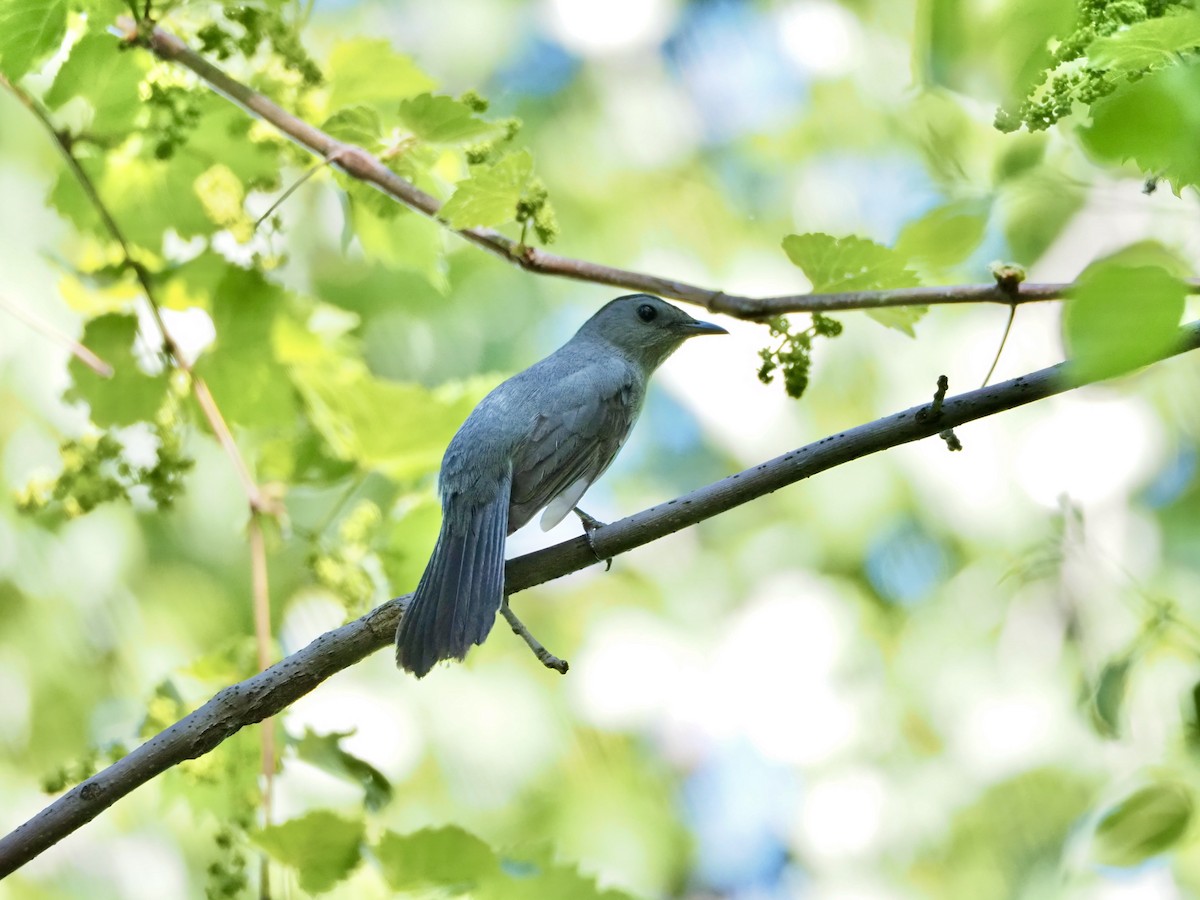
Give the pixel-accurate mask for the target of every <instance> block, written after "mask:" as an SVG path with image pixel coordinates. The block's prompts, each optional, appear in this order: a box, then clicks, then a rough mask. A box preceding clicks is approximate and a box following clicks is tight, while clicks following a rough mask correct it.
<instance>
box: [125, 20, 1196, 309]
mask: <svg viewBox="0 0 1200 900" xmlns="http://www.w3.org/2000/svg"><path fill="white" fill-rule="evenodd" d="M117 27H118V29H119V30H120V31H121V33H122V34H123V35H124V37H125V40H126V41H128V42H129V43H134V44H139V45H141V46H145V47H147V48H149V49H150V50H151V51H152V52H153V53H154V54H155V55H156V56H158V58H159V59H162V60H166V61H168V62H174V63H178V64H179V65H181V66H183V67H184V68H187V69H190V70H191V71H192V72H194V73H195V74H196V75H198V76H199V77H200V78H201V80H203V81H204V82H205V83H207V84H208V85H209V87H211V88H212V89H213V90H215V91H216V92H217V93H219V94H221V95H223V96H224V97H226V98H228V99H229V100H231V101H233V102H234V103H236V104H238V105H239V106H241V107H242V108H243V109H245V110H246V111H247V112H249V113H250V114H251V115H252V116H254V117H256V118H258V119H262V120H263V121H265V122H269V123H271V124H272V125H273V126H275V128H277V129H279V131H281V132H282V133H283V134H285V135H287V136H288V137H289V138H291V139H292V140H293V141H295V142H296V143H297V144H299V145H300V146H301V147H303V148H305V149H306V150H308V151H309V152H311V153H313V154H315V155H316V156H318V157H320V158H321V159H322V160H323V161H328V162H331V163H333V164H334V165H336V166H337V167H338V168H339V169H341V171H343V172H345V173H346V174H347V175H349V176H350V177H351V178H356V179H358V180H359V181H362V182H364V183H366V184H370V185H372V186H374V187H376V188H377V189H379V190H380V191H382V192H383V193H384V194H387V195H388V196H389V197H392V198H393V199H395V200H398V201H399V202H400V203H403V204H404V205H405V206H407V207H409V208H410V209H413V210H416V211H417V212H420V213H423V214H425V215H427V216H429V217H430V218H432V219H434V220H435V221H437V222H439V223H440V224H442V225H443V226H445V227H447V228H448V229H449V230H451V231H453V232H454V233H455V234H458V235H459V236H460V237H462V238H464V239H465V240H467V241H470V242H471V243H472V244H475V245H476V246H478V247H481V248H483V249H484V250H487V251H489V252H490V253H494V254H495V255H497V256H499V257H501V258H502V259H505V260H507V261H508V262H510V263H514V264H515V265H518V266H520V267H522V268H523V269H526V270H528V271H530V272H534V273H537V274H540V275H555V276H559V277H562V278H571V279H574V280H577V281H587V282H591V283H594V284H606V285H611V286H613V287H618V288H625V289H628V290H632V291H644V292H646V293H649V294H656V295H658V296H660V297H671V298H674V299H676V300H682V301H684V302H685V303H693V304H696V305H698V306H702V307H704V308H705V309H707V310H709V311H711V312H717V313H725V314H727V315H731V316H735V317H737V318H741V319H763V318H769V317H771V316H778V315H781V314H783V313H791V312H845V311H848V310H855V309H881V308H883V307H890V306H914V305H922V306H923V305H927V304H943V303H1004V304H1007V305H1012V304H1017V303H1030V302H1035V301H1042V300H1055V299H1059V298H1061V297H1062V296H1063V295H1064V292H1065V291H1066V290H1067V289H1068V288H1069V287H1070V285H1069V284H1021V285H1019V286H1013V287H1011V288H1002V287H1000V286H999V285H996V284H981V285H967V286H958V287H920V288H904V289H897V290H881V291H852V292H846V293H837V294H787V295H782V296H778V297H747V296H742V295H740V294H727V293H725V292H724V291H715V290H712V289H710V288H704V287H699V286H698V285H694V284H689V283H687V282H684V281H675V280H673V279H670V278H661V277H659V276H657V275H649V274H646V273H643V272H633V271H630V270H628V269H618V268H615V267H613V266H606V265H601V264H600V263H594V262H589V261H587V260H582V259H572V258H570V257H566V256H559V255H557V254H554V253H548V252H547V251H545V250H539V249H537V248H535V247H530V246H527V245H524V244H522V243H521V242H520V241H515V240H513V239H512V238H509V237H506V236H505V235H503V234H501V233H500V232H498V231H495V230H494V229H491V228H462V229H452V228H449V226H448V225H446V223H445V222H444V221H443V220H442V219H441V218H440V217H439V213H440V211H441V203H439V202H438V200H437V198H435V197H432V196H430V195H429V194H427V193H425V192H424V191H422V190H421V189H420V188H418V187H417V186H416V185H414V184H413V183H412V182H410V181H408V180H407V179H404V178H401V177H400V176H399V175H397V174H396V173H395V172H393V171H392V170H391V169H389V168H388V167H387V166H385V165H384V164H383V163H382V162H380V161H379V160H378V159H377V158H376V157H375V156H373V155H372V154H371V153H369V152H368V151H367V150H364V149H363V148H362V147H359V146H357V145H354V144H346V143H343V142H341V141H338V140H336V139H335V138H333V137H331V136H330V135H328V134H326V133H325V132H324V131H322V130H321V129H319V128H316V127H315V126H313V125H311V124H309V123H308V122H305V121H304V120H303V119H300V118H297V117H296V116H294V115H292V114H291V113H289V112H287V111H286V110H285V109H283V108H282V107H280V106H279V105H278V104H276V103H274V102H272V101H271V100H269V99H268V98H267V97H265V96H263V95H262V94H260V93H258V92H257V91H255V90H253V89H251V88H250V87H248V86H246V85H244V84H242V83H241V82H240V81H237V80H236V79H234V78H232V77H230V76H229V75H228V74H227V73H225V72H224V71H222V70H221V69H220V68H218V67H217V66H215V65H213V64H212V63H211V62H209V61H208V60H207V59H205V58H204V57H203V56H201V55H200V54H199V53H197V52H196V51H194V50H192V49H191V48H190V47H188V46H187V44H185V43H184V42H183V41H182V40H181V39H180V38H178V37H177V36H175V35H174V34H172V33H171V32H169V31H167V30H165V29H163V28H159V27H153V28H146V29H144V30H139V27H138V24H137V23H136V22H134V21H133V20H132V19H130V18H129V17H128V16H125V17H122V18H121V19H119V20H118V22H117ZM1197 289H1200V286H1197Z"/></svg>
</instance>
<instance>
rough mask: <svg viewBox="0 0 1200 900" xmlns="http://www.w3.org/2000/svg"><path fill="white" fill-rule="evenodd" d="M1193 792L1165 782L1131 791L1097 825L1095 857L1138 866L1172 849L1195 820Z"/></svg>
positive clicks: (1105, 860)
mask: <svg viewBox="0 0 1200 900" xmlns="http://www.w3.org/2000/svg"><path fill="white" fill-rule="evenodd" d="M1193 806H1194V804H1193V801H1192V795H1191V792H1190V791H1189V790H1188V789H1187V787H1186V786H1184V785H1183V784H1179V783H1175V782H1162V783H1159V784H1152V785H1149V786H1147V787H1144V788H1142V789H1140V790H1138V791H1135V792H1134V793H1132V794H1130V795H1129V796H1128V797H1126V798H1125V799H1124V800H1122V801H1121V802H1120V803H1119V804H1117V806H1115V807H1114V808H1113V809H1112V810H1111V811H1109V812H1108V813H1107V814H1106V815H1105V816H1104V818H1103V819H1101V820H1100V824H1099V825H1097V826H1096V837H1095V853H1096V858H1097V859H1098V860H1099V861H1100V862H1102V863H1104V864H1105V865H1109V866H1136V865H1138V864H1139V863H1141V862H1143V861H1144V860H1146V859H1149V858H1150V857H1151V856H1157V855H1158V854H1159V853H1162V852H1163V851H1165V850H1168V849H1170V848H1171V847H1172V846H1173V845H1174V844H1175V843H1176V842H1177V841H1178V840H1179V839H1180V838H1181V837H1183V835H1184V833H1185V832H1186V831H1187V828H1188V825H1189V824H1190V823H1191V820H1192V810H1193Z"/></svg>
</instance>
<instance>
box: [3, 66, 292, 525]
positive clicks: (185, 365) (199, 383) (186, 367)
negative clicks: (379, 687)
mask: <svg viewBox="0 0 1200 900" xmlns="http://www.w3.org/2000/svg"><path fill="white" fill-rule="evenodd" d="M0 87H2V88H4V89H5V90H7V91H8V92H9V93H11V94H12V95H13V96H14V97H15V98H16V99H17V100H18V101H19V102H20V103H21V105H22V106H24V107H25V108H26V109H27V110H29V112H30V113H32V114H33V116H34V117H35V118H36V119H37V120H38V121H39V122H40V123H41V124H42V126H43V127H44V128H45V129H46V131H48V132H49V133H50V136H51V137H52V138H53V139H54V143H55V146H57V147H58V151H59V153H60V154H61V155H62V158H63V161H64V162H65V163H66V164H67V168H68V169H70V171H71V174H72V175H74V176H75V180H76V181H78V182H79V186H80V187H81V188H82V189H83V193H84V195H85V196H87V198H88V200H89V202H90V203H91V204H92V206H93V207H94V208H95V210H96V213H97V215H99V216H100V221H101V222H102V223H103V225H104V228H105V230H106V231H107V232H108V233H109V235H110V236H111V237H112V239H113V240H114V241H116V243H117V246H118V247H120V248H121V255H122V257H123V258H124V264H125V265H126V266H127V267H129V268H130V269H132V270H133V273H134V276H135V277H136V278H137V280H138V284H140V285H141V288H142V294H143V295H144V297H145V300H146V303H147V305H148V307H149V309H150V315H151V318H153V319H154V324H155V327H156V328H157V329H158V333H159V336H160V337H161V339H162V345H163V349H164V350H165V351H166V353H167V355H168V356H169V357H170V358H171V359H172V360H173V361H174V363H175V365H176V366H177V367H178V368H179V369H181V370H182V371H183V372H185V373H186V374H187V376H188V378H189V379H190V381H191V384H192V393H193V395H194V396H195V398H196V403H197V404H198V405H199V407H200V410H201V412H202V413H203V414H204V418H205V419H206V420H207V421H208V424H209V427H210V428H212V431H213V434H214V435H215V436H216V438H217V442H218V443H219V444H220V445H221V449H223V450H224V451H225V455H226V456H228V457H229V459H230V462H231V463H232V464H233V468H234V471H235V472H237V476H238V480H239V481H240V482H241V485H242V490H243V491H245V493H246V498H247V500H248V501H249V503H250V509H251V513H252V514H253V513H256V512H271V504H270V501H269V499H268V498H266V497H265V496H264V495H263V492H262V491H261V490H260V489H259V487H258V484H257V483H256V482H255V481H254V478H253V477H252V476H251V475H250V469H249V467H248V466H247V465H246V461H245V459H243V458H242V454H241V451H240V450H239V449H238V446H237V442H235V441H234V439H233V434H232V432H230V430H229V425H228V424H227V423H226V421H225V417H224V416H223V415H221V410H220V408H219V407H218V406H217V401H216V400H214V399H213V396H212V392H211V391H209V389H208V384H207V383H205V381H204V379H203V378H201V377H200V376H199V375H197V374H196V372H195V371H194V370H193V368H192V365H191V363H190V362H188V359H187V357H186V356H185V355H184V353H183V351H182V350H181V349H180V348H179V344H178V343H176V341H175V338H174V337H172V336H171V332H170V330H169V329H168V328H167V323H166V322H164V321H163V317H162V307H161V306H160V305H159V302H158V299H157V298H156V297H155V291H154V283H153V281H152V280H151V278H150V273H149V272H148V271H147V270H146V267H145V266H143V265H142V264H141V262H140V261H139V260H138V259H137V258H136V257H135V256H134V254H133V252H132V250H131V249H130V246H129V241H128V240H126V238H125V232H124V231H123V230H122V229H121V226H120V225H118V224H117V220H116V219H114V218H113V215H112V212H111V211H110V210H109V208H108V204H106V203H105V202H104V198H103V197H101V196H100V191H99V190H98V189H97V187H96V183H95V182H94V181H93V180H92V176H90V175H89V174H88V173H87V170H86V169H84V168H83V166H82V165H80V163H79V159H78V157H76V156H75V151H74V149H73V148H72V146H71V138H70V136H69V135H68V134H67V132H65V131H62V130H60V129H59V128H57V127H56V126H55V124H54V121H53V119H51V118H50V115H49V113H47V112H46V110H45V108H43V106H42V104H41V103H39V102H38V101H37V100H36V99H34V97H33V96H32V95H31V94H30V93H29V92H28V91H26V90H25V89H24V88H22V87H21V86H20V85H18V84H14V83H13V82H12V81H10V80H9V79H7V78H5V77H4V75H3V74H0Z"/></svg>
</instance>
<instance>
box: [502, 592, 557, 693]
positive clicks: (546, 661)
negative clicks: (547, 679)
mask: <svg viewBox="0 0 1200 900" xmlns="http://www.w3.org/2000/svg"><path fill="white" fill-rule="evenodd" d="M500 615H502V616H504V621H506V622H508V627H509V628H511V629H512V631H513V634H515V635H516V636H517V637H519V638H520V639H521V640H523V641H524V642H525V643H526V645H527V646H528V647H529V649H530V650H532V651H533V655H534V656H536V657H537V659H538V662H540V663H541V664H542V665H543V666H545V667H546V668H547V669H553V670H554V671H555V672H557V673H558V674H559V675H566V674H567V672H568V670H569V669H570V668H571V667H570V665H568V664H567V661H566V660H565V659H560V658H559V657H557V656H555V655H554V654H553V653H551V652H550V651H549V650H547V649H546V648H545V647H544V646H542V642H541V641H539V640H538V639H537V638H535V637H534V636H533V632H531V631H530V630H529V628H528V627H527V626H526V625H525V623H524V622H522V621H521V620H520V619H518V618H517V614H516V613H515V612H513V611H512V607H511V606H509V605H508V597H505V598H504V599H503V600H501V601H500Z"/></svg>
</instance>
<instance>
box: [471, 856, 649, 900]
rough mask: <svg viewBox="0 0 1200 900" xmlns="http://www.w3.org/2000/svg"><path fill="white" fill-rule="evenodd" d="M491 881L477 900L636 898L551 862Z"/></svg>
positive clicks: (571, 866)
mask: <svg viewBox="0 0 1200 900" xmlns="http://www.w3.org/2000/svg"><path fill="white" fill-rule="evenodd" d="M513 868H514V869H516V871H514V872H513V873H512V874H509V873H507V872H506V873H505V874H504V876H503V877H502V878H495V879H491V880H490V881H488V882H487V883H485V884H483V885H481V887H480V890H479V891H477V892H475V894H474V897H473V900H526V898H528V897H569V898H571V900H633V895H632V894H628V893H626V892H625V891H619V890H614V889H612V888H607V889H603V890H602V889H601V888H600V886H599V885H598V884H596V879H595V878H593V877H592V876H590V875H584V874H582V873H581V872H580V871H579V869H578V868H577V867H576V866H573V865H564V864H562V863H547V864H543V865H539V866H536V867H535V870H534V871H533V872H524V871H521V869H522V868H523V867H521V866H520V865H519V864H518V865H517V866H514V867H513Z"/></svg>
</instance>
